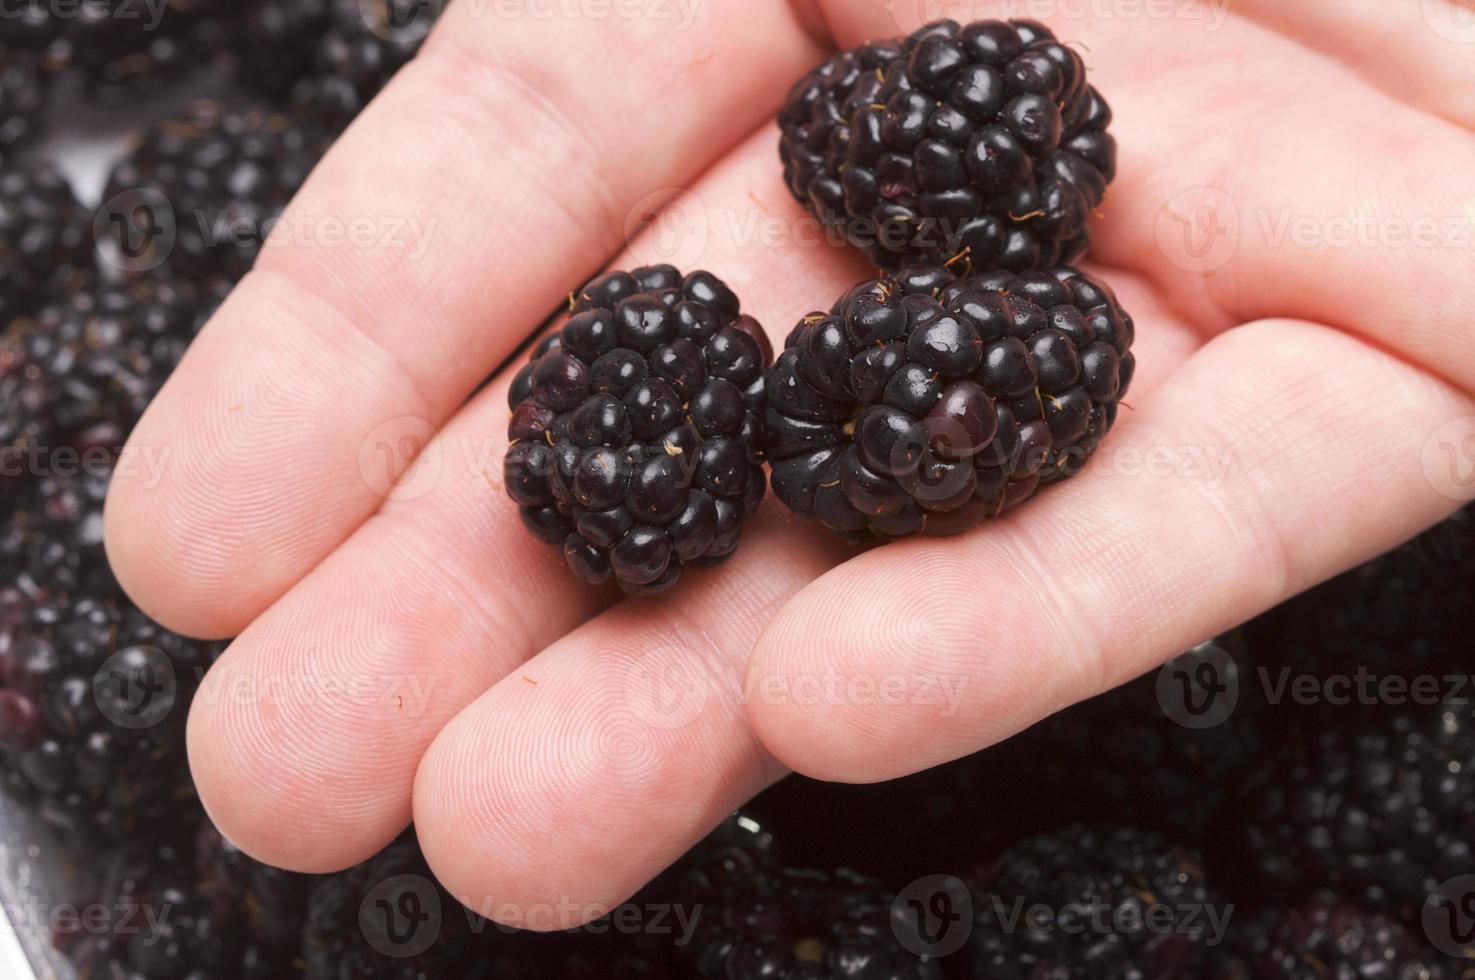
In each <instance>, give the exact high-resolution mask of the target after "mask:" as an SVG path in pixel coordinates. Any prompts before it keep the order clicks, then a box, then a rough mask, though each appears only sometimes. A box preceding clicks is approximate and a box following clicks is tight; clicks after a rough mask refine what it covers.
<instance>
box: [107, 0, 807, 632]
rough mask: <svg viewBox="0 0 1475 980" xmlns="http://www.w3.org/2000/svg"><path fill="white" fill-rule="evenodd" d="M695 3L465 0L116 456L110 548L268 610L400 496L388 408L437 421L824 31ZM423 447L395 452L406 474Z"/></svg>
mask: <svg viewBox="0 0 1475 980" xmlns="http://www.w3.org/2000/svg"><path fill="white" fill-rule="evenodd" d="M691 17H692V21H691V23H690V24H685V23H684V22H680V21H673V20H667V19H665V18H660V17H654V16H652V17H647V18H642V19H637V20H631V19H626V18H612V19H605V18H554V19H548V18H537V17H511V18H508V17H494V16H492V15H491V14H490V13H489V12H488V9H487V8H485V7H484V6H479V5H476V4H451V5H450V6H449V8H448V10H447V12H446V15H445V17H444V18H443V21H442V23H441V24H440V26H439V28H438V30H437V32H436V34H435V35H434V36H433V37H432V38H431V39H430V40H429V41H428V42H427V44H426V47H425V50H424V52H423V53H422V54H421V56H420V57H419V58H417V59H416V60H415V61H414V62H412V63H411V65H410V66H409V67H407V68H406V69H405V70H404V71H403V72H401V74H400V75H399V76H398V77H396V79H395V80H394V81H393V82H392V83H391V84H390V86H389V87H388V88H387V89H386V91H385V92H384V93H383V94H382V95H381V96H380V97H379V98H378V99H377V100H376V101H375V102H374V104H373V105H372V106H371V107H370V108H369V109H368V110H367V111H366V112H365V114H364V115H363V117H361V118H360V119H359V120H358V121H357V122H356V123H355V125H354V126H353V127H352V128H351V129H350V130H349V132H348V133H347V134H346V135H345V136H344V137H343V138H342V139H341V140H340V141H339V143H338V144H337V145H336V146H335V147H334V148H333V150H332V151H331V152H330V153H329V154H328V156H327V158H326V159H325V160H324V161H323V163H322V165H321V166H320V167H319V168H318V170H317V172H316V173H315V174H314V176H313V177H312V178H311V179H310V180H309V182H308V184H307V186H306V187H305V188H304V189H303V191H302V192H301V194H299V195H298V197H297V198H296V200H294V202H293V203H292V205H291V207H290V208H289V209H288V213H287V215H285V216H284V218H283V220H282V221H281V222H280V223H279V225H278V226H277V227H278V229H279V230H280V229H288V231H286V232H284V233H282V234H279V235H277V236H276V237H274V239H273V241H272V243H271V244H270V245H269V246H268V247H267V248H266V249H265V250H264V254H263V257H262V259H261V261H260V263H259V266H258V268H257V270H256V271H255V272H253V273H252V274H251V275H250V276H248V277H247V278H246V280H244V281H243V282H242V284H241V285H240V287H239V288H238V289H237V290H236V292H235V294H234V295H233V296H232V297H231V299H230V301H229V302H227V303H226V304H225V306H224V307H223V308H222V309H221V311H220V312H219V314H218V315H217V316H216V317H215V318H214V319H213V321H212V322H211V323H210V324H209V325H208V326H207V327H206V329H205V330H204V332H203V333H202V335H201V336H200V338H199V339H198V341H197V342H196V343H195V344H194V346H193V347H192V348H191V350H190V351H189V353H188V354H187V355H186V356H185V358H184V361H183V363H182V364H181V365H180V368H179V370H178V372H177V373H176V375H175V376H174V377H173V378H172V379H171V380H170V381H169V383H168V384H167V385H166V386H165V388H164V390H163V391H162V392H161V393H160V395H159V398H158V399H157V400H156V402H155V403H154V405H153V406H152V407H151V408H150V410H149V412H148V413H147V414H146V415H145V417H144V419H143V420H142V422H141V423H140V425H139V427H138V430H137V432H136V433H135V434H134V436H133V438H132V440H131V442H130V449H131V452H132V453H133V456H134V457H135V458H142V459H144V460H145V461H152V462H154V463H155V464H157V465H153V466H147V467H143V466H140V467H137V468H136V469H134V468H129V469H127V470H125V471H124V472H123V473H120V475H119V477H118V479H117V480H116V482H115V485H114V487H113V491H112V497H111V501H110V506H109V509H108V520H107V525H108V526H107V533H108V551H109V554H110V557H111V558H112V560H113V562H114V564H115V567H116V570H117V573H118V577H119V579H120V581H121V582H122V583H123V585H124V586H125V588H127V589H128V590H129V592H130V594H131V595H133V597H134V598H135V599H136V600H137V601H138V603H139V604H140V605H141V606H142V607H143V608H144V609H145V610H146V611H148V612H149V613H150V614H151V615H153V616H155V617H156V618H158V619H160V620H161V621H163V622H164V623H166V624H167V625H169V626H171V627H173V628H175V629H178V630H181V631H183V632H186V633H191V634H198V635H211V636H224V635H231V634H234V633H236V632H237V631H239V630H240V629H241V628H242V627H244V626H245V624H246V623H247V622H249V621H250V620H251V619H252V618H253V617H254V616H256V615H257V614H258V613H260V612H261V611H262V610H263V609H264V608H266V606H267V605H269V604H270V603H271V602H272V601H273V600H275V599H276V598H277V597H278V596H280V595H281V594H282V593H283V592H284V591H285V590H286V589H287V588H288V587H289V586H290V585H291V584H292V583H293V582H295V581H297V580H298V579H299V578H301V577H302V575H303V574H305V573H306V572H307V571H308V570H309V569H310V568H312V567H313V566H314V565H316V564H317V563H318V562H319V561H321V560H322V559H323V557H324V556H325V555H326V554H327V553H328V552H329V551H331V550H332V548H334V547H335V546H336V545H338V544H339V543H340V542H341V541H343V540H344V539H345V538H346V536H347V535H348V534H349V533H350V532H351V531H352V529H353V528H354V527H355V526H357V525H358V524H359V523H360V522H361V521H362V520H363V519H364V518H365V517H367V516H368V515H369V514H370V513H372V512H373V511H374V510H375V508H376V507H377V506H378V505H379V503H380V496H379V495H378V494H377V493H376V492H375V487H374V486H373V485H372V483H373V481H369V480H366V479H365V478H364V477H363V476H362V474H361V472H360V457H361V454H363V453H364V452H365V449H366V447H372V445H373V444H374V443H375V441H376V440H378V439H380V438H381V436H382V430H383V429H384V427H385V426H386V425H388V428H389V429H390V430H394V429H395V425H394V423H393V420H396V419H405V418H408V419H410V420H412V421H411V422H409V423H405V424H407V425H411V426H412V427H418V428H423V429H433V428H434V427H435V426H438V425H439V424H440V422H441V421H443V420H444V419H445V418H446V417H447V416H448V415H449V414H450V413H451V412H452V411H453V410H454V409H455V408H456V407H457V406H458V405H460V404H461V403H462V401H463V400H464V399H465V397H466V396H467V394H468V393H469V392H470V391H471V390H472V389H473V388H474V387H475V385H476V384H477V383H478V382H479V381H480V380H481V379H482V378H483V377H485V376H486V374H487V373H488V372H489V371H490V370H491V369H492V368H493V367H494V366H496V365H497V364H498V363H500V362H501V361H502V359H503V358H504V357H505V356H506V355H507V354H508V353H510V352H511V351H512V350H513V349H514V348H515V347H516V346H517V344H518V343H519V342H520V341H521V340H522V338H523V337H525V336H526V335H527V334H528V333H529V332H530V331H531V330H532V329H533V327H534V326H535V325H536V324H537V323H538V322H539V321H540V320H541V319H542V318H543V316H544V315H545V314H546V313H547V311H548V310H550V309H552V308H553V307H554V306H555V305H556V303H557V301H558V298H559V297H561V296H563V295H564V294H565V293H566V292H567V290H568V289H569V288H570V284H572V283H576V282H577V281H579V280H580V279H581V278H582V277H584V276H585V275H586V274H587V273H590V272H592V271H593V270H594V269H596V268H597V267H598V266H600V265H601V264H603V262H604V261H605V260H606V259H607V258H608V257H609V256H610V255H611V254H613V253H614V252H615V251H616V250H617V249H618V247H619V246H620V244H621V242H622V239H623V236H624V232H625V227H626V223H627V217H629V216H631V215H632V214H633V215H634V216H636V217H637V218H638V216H639V215H640V214H641V213H643V212H644V211H645V210H646V209H647V205H645V204H643V203H642V199H646V198H651V196H652V195H656V196H657V197H659V195H660V194H661V193H662V192H663V191H664V190H665V189H666V188H668V187H670V186H671V185H674V184H681V183H686V182H689V181H690V180H691V179H693V178H694V177H695V176H696V175H697V174H698V173H699V172H700V171H701V170H702V169H703V168H704V167H705V166H706V165H708V164H709V163H710V162H712V161H713V160H715V159H716V158H718V157H719V156H720V155H721V153H722V152H723V151H724V150H726V149H727V148H729V147H730V146H731V145H732V144H734V143H736V142H737V141H739V140H740V139H741V138H743V137H744V136H745V135H746V134H748V133H749V132H751V130H752V129H753V128H754V127H755V126H757V125H758V124H759V123H760V122H761V121H762V120H763V118H764V117H765V116H766V115H768V114H769V113H770V112H771V111H772V107H773V105H774V104H776V102H777V101H778V100H779V99H780V97H781V96H782V94H783V89H784V86H785V85H786V84H787V80H788V79H789V78H791V77H794V76H796V75H797V74H799V73H800V72H802V71H803V70H804V69H805V68H807V67H808V66H809V65H810V64H811V63H812V62H813V61H814V60H815V59H816V58H817V57H818V52H817V49H816V47H815V44H814V42H813V41H812V40H810V39H809V37H808V36H807V35H806V34H805V32H804V30H803V29H802V28H801V27H800V26H799V25H798V23H797V21H795V19H794V17H793V15H792V13H791V12H790V11H789V9H788V7H787V5H785V4H783V3H780V2H778V0H764V2H761V3H750V4H744V5H741V6H734V5H730V4H703V5H699V6H697V7H694V8H692V10H691ZM610 52H625V53H627V54H628V57H627V58H626V60H625V61H624V63H612V59H611V58H610V56H609V54H610ZM554 53H556V56H555V55H554ZM637 53H638V54H637ZM596 93H597V97H592V96H593V95H594V94H596ZM653 106H659V111H658V112H657V111H653V108H652V107H653ZM427 108H429V109H430V110H431V111H427ZM328 222H334V223H340V224H341V226H342V227H358V226H360V225H362V224H363V223H364V222H369V223H370V224H371V225H372V226H373V227H374V229H375V230H376V232H379V233H380V234H376V235H374V236H369V237H368V238H367V239H364V238H362V237H358V238H354V239H349V240H350V241H355V242H360V244H352V245H346V246H344V247H336V248H335V247H326V246H324V245H322V244H320V243H319V242H318V241H316V240H309V239H313V237H314V236H306V235H303V234H301V233H299V232H297V231H293V230H292V229H297V228H299V227H306V228H308V229H316V228H318V227H319V226H323V227H326V226H327V223H328ZM411 222H413V223H411ZM370 241H371V242H374V243H375V244H368V243H367V242H370ZM391 441H392V442H396V443H397V442H398V440H391ZM411 445H413V444H411ZM412 455H413V453H391V454H390V456H389V457H388V463H389V465H391V466H392V467H393V469H394V472H392V473H391V474H390V475H391V477H392V476H395V475H398V473H400V472H403V469H404V467H405V466H406V465H407V464H408V462H409V458H408V457H409V456H412Z"/></svg>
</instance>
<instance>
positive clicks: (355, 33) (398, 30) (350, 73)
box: [292, 0, 445, 132]
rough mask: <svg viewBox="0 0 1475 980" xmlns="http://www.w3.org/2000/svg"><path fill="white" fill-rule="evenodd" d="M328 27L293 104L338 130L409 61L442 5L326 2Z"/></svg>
mask: <svg viewBox="0 0 1475 980" xmlns="http://www.w3.org/2000/svg"><path fill="white" fill-rule="evenodd" d="M328 7H329V10H328V14H329V20H328V24H329V26H328V30H327V33H326V34H325V35H324V36H323V38H322V39H321V40H320V41H319V42H318V46H317V51H316V53H315V54H314V64H313V69H312V72H311V74H310V75H309V77H308V78H306V79H304V80H303V81H302V83H301V84H300V85H298V86H297V88H296V89H295V90H294V92H293V93H292V101H293V104H294V105H295V106H297V107H298V108H300V109H302V110H303V111H305V112H308V113H310V114H312V115H313V116H315V117H317V118H318V119H320V120H321V121H322V122H323V124H324V125H325V126H326V127H328V128H329V129H331V130H332V131H334V132H339V131H341V130H342V129H343V128H344V127H346V126H347V125H348V124H349V123H350V122H352V121H353V119H354V117H355V116H357V115H358V114H359V113H360V112H362V111H363V109H364V106H366V105H368V104H369V102H370V101H371V100H372V99H373V98H374V96H376V95H378V94H379V90H380V89H382V88H384V86H385V85H387V84H388V83H389V80H390V79H391V78H393V77H394V75H395V73H396V72H398V71H399V70H400V69H401V68H403V67H404V66H405V65H406V64H408V63H409V61H410V59H411V58H413V57H415V54H416V53H417V52H418V51H419V50H420V45H421V43H422V42H423V41H424V40H425V36H426V35H427V34H428V33H429V32H430V28H431V26H432V24H433V23H434V22H435V20H436V19H437V18H438V17H439V16H440V13H441V11H442V10H443V9H444V7H445V4H444V3H442V2H431V3H425V2H423V0H384V2H377V3H369V2H365V0H328Z"/></svg>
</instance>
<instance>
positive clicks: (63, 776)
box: [0, 595, 219, 840]
mask: <svg viewBox="0 0 1475 980" xmlns="http://www.w3.org/2000/svg"><path fill="white" fill-rule="evenodd" d="M218 653H219V648H218V646H216V645H212V644H202V643H195V642H193V641H190V640H186V639H185V638H183V637H180V636H175V635H174V634H172V633H169V632H167V631H166V630H164V629H162V628H161V627H159V626H157V625H155V624H154V623H153V622H151V621H150V620H149V619H148V618H147V617H146V616H144V615H143V613H141V612H139V611H138V610H137V609H135V608H133V607H132V606H131V605H130V604H129V603H128V602H127V600H126V599H123V598H122V597H121V596H120V595H100V596H73V597H67V598H63V597H47V598H45V599H44V600H42V601H39V602H38V603H37V604H36V605H35V606H34V608H32V609H31V611H30V615H29V616H28V617H27V620H26V622H25V623H23V624H22V625H21V626H20V627H19V628H18V629H17V630H16V631H15V632H14V634H12V635H11V636H9V637H8V638H5V639H3V640H0V749H3V753H4V765H5V768H6V769H7V770H8V771H9V773H10V774H11V776H12V779H13V782H14V783H15V784H18V785H21V786H24V787H26V788H28V789H29V790H30V791H32V792H33V793H34V794H35V795H36V796H38V797H39V798H40V807H39V809H40V812H41V815H42V817H43V819H44V820H46V821H47V822H49V823H51V824H52V825H54V826H56V827H58V828H59V829H62V830H65V831H69V832H77V833H79V834H82V835H84V836H92V835H99V836H101V837H103V838H106V839H111V840H122V839H126V838H130V837H133V836H137V835H143V834H146V833H147V832H149V831H150V830H152V829H153V828H155V827H157V826H160V825H164V824H167V821H168V819H169V817H170V815H171V814H172V813H173V812H174V811H175V810H176V808H177V807H179V806H180V804H181V802H185V801H188V800H191V799H192V798H193V795H192V794H193V788H192V785H191V782H190V778H189V767H188V765H187V763H186V761H185V757H184V734H183V726H184V718H185V714H186V712H187V711H188V705H189V701H190V698H191V697H192V696H193V694H194V691H195V689H196V687H197V686H198V678H199V676H200V675H201V674H202V673H203V671H204V670H205V668H206V667H208V666H209V664H210V663H211V662H212V661H213V660H214V658H215V657H216V656H217V655H218ZM170 674H172V678H171V677H170V676H169V675H170Z"/></svg>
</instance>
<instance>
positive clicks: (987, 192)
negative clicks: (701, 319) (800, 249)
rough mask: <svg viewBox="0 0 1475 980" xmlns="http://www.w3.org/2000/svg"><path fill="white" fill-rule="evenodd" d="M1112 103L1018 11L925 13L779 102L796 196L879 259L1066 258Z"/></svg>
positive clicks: (1101, 182)
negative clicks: (1004, 18)
mask: <svg viewBox="0 0 1475 980" xmlns="http://www.w3.org/2000/svg"><path fill="white" fill-rule="evenodd" d="M1110 122H1111V109H1110V108H1109V107H1108V106H1107V104H1106V101H1105V100H1104V99H1103V98H1102V97H1101V96H1100V94H1099V93H1097V91H1096V90H1095V89H1094V88H1092V87H1091V86H1090V85H1089V84H1087V82H1086V66H1085V63H1084V62H1083V61H1082V60H1081V56H1080V55H1079V54H1077V53H1076V51H1075V50H1073V49H1072V48H1070V47H1068V46H1066V45H1064V44H1062V43H1060V42H1059V41H1057V40H1056V39H1055V35H1053V34H1052V33H1050V31H1049V29H1048V28H1046V27H1045V26H1044V25H1042V24H1038V23H1036V22H1034V21H1028V20H1014V21H1009V22H1008V23H1004V22H1001V21H980V22H977V23H973V24H969V25H967V26H966V27H965V26H961V25H959V24H958V23H956V22H955V21H939V22H937V23H933V24H928V25H927V26H925V27H923V28H921V29H920V30H918V31H917V32H915V33H914V34H912V35H911V36H910V37H907V38H905V39H901V40H895V41H876V42H872V43H869V44H865V45H863V46H861V47H859V48H857V49H855V50H851V51H842V52H841V53H839V54H837V55H835V56H834V57H833V58H831V59H830V60H829V61H827V62H826V63H825V64H823V65H821V66H820V67H819V68H817V69H815V70H814V71H813V72H811V73H810V74H809V75H807V76H806V77H805V78H804V79H802V80H801V81H800V82H799V83H798V84H797V85H795V86H794V89H793V90H792V91H791V92H790V93H789V97H788V101H787V102H786V103H785V105H784V107H783V109H782V111H781V112H780V113H779V124H780V126H781V128H782V131H783V138H782V142H781V144H780V152H781V155H782V157H783V163H784V177H785V179H786V180H787V182H788V185H789V189H790V191H792V192H793V194H794V197H795V198H797V199H798V201H799V203H801V204H803V205H804V206H805V207H806V208H808V209H809V210H810V211H812V212H813V213H814V214H815V215H816V216H818V217H819V218H820V220H821V221H823V222H824V223H825V225H826V226H827V227H829V228H831V229H834V230H836V231H838V232H839V233H840V234H841V235H843V236H844V237H845V238H847V239H849V240H850V241H851V242H853V243H855V244H856V245H858V246H859V247H861V248H863V249H865V250H866V252H867V253H868V254H869V255H870V256H871V257H872V258H874V259H875V260H876V261H877V262H878V263H880V264H881V266H882V267H883V268H896V267H899V266H903V265H908V264H911V263H914V262H928V263H932V264H943V263H950V264H951V263H953V262H955V261H960V262H962V263H963V267H964V268H966V269H970V270H973V271H978V272H988V271H992V270H995V269H1009V270H1013V271H1019V272H1022V271H1025V270H1028V269H1034V268H1040V267H1045V266H1052V265H1058V264H1060V263H1062V262H1072V261H1075V260H1076V259H1077V258H1079V257H1080V256H1081V255H1082V254H1083V253H1084V252H1085V251H1086V246H1087V244H1088V242H1089V234H1088V231H1087V228H1086V219H1087V218H1088V217H1089V215H1090V213H1091V212H1092V210H1094V209H1095V208H1096V207H1097V206H1098V205H1099V204H1100V203H1101V200H1102V198H1103V196H1104V195H1105V193H1106V186H1107V184H1109V183H1110V182H1111V180H1112V178H1113V177H1114V176H1115V174H1116V144H1115V142H1114V141H1113V139H1112V137H1111V135H1110V134H1109V133H1108V132H1106V128H1107V125H1108V124H1109V123H1110Z"/></svg>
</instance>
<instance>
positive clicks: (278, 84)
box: [233, 0, 329, 99]
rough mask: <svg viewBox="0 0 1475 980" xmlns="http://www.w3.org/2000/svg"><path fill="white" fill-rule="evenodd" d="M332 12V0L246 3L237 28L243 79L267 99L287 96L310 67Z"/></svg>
mask: <svg viewBox="0 0 1475 980" xmlns="http://www.w3.org/2000/svg"><path fill="white" fill-rule="evenodd" d="M328 8H329V3H328V0H254V2H250V3H245V4H242V6H241V10H240V12H239V16H238V19H237V20H236V21H235V22H234V25H233V26H234V27H235V28H236V30H237V31H238V36H237V37H236V40H235V45H234V47H235V50H236V62H237V76H238V77H239V78H240V80H241V81H242V82H244V83H245V84H246V85H248V86H250V88H251V89H252V90H253V91H256V92H259V93H260V94H262V95H264V96H267V97H268V98H272V99H278V98H282V97H284V96H285V95H287V93H288V92H290V91H291V90H292V88H293V87H294V86H295V85H297V84H298V83H299V82H301V81H302V80H303V79H304V78H305V77H307V76H308V74H309V73H310V71H311V69H312V66H313V58H314V56H315V55H316V52H317V48H318V46H319V44H320V43H321V41H322V38H323V34H324V32H325V31H326V29H327V26H328Z"/></svg>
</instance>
